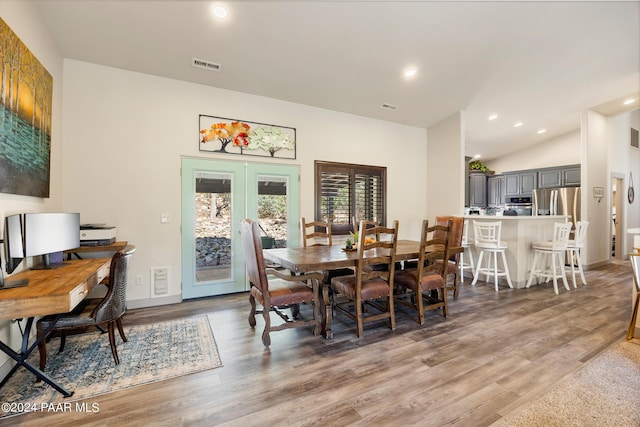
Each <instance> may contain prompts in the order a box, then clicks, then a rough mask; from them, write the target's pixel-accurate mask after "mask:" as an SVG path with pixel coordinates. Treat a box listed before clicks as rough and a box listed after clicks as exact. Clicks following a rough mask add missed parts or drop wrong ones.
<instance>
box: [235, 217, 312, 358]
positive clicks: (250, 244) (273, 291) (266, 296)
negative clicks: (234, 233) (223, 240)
mask: <svg viewBox="0 0 640 427" xmlns="http://www.w3.org/2000/svg"><path fill="white" fill-rule="evenodd" d="M240 234H241V237H242V249H243V250H244V258H245V265H246V269H247V278H248V279H249V283H250V285H251V290H250V292H249V302H250V304H251V310H250V312H249V325H250V326H251V327H252V328H255V326H256V313H261V314H262V316H263V318H264V323H265V325H264V330H263V332H262V343H263V344H264V345H265V346H266V347H269V346H270V345H271V337H270V335H269V334H270V333H271V332H272V331H281V330H283V329H290V328H297V327H302V326H313V327H314V330H313V333H314V335H319V334H320V327H321V324H320V299H319V291H318V289H319V286H320V281H321V280H322V274H321V273H307V274H302V275H299V276H292V275H290V274H285V273H283V272H281V271H278V270H275V269H270V268H266V266H265V261H264V255H263V253H262V241H261V239H260V230H259V228H258V223H257V222H256V221H252V220H250V219H244V220H242V221H241V222H240ZM269 277H271V279H270V278H269ZM307 281H308V282H310V285H309V284H308V283H307ZM256 300H257V301H258V302H259V303H260V304H261V305H262V310H256ZM302 303H311V304H313V319H312V320H305V319H303V318H301V317H300V304H302ZM286 309H290V310H291V317H289V315H287V314H285V312H284V311H283V310H286ZM271 312H274V313H276V314H277V315H278V316H279V317H280V318H281V319H282V320H283V321H284V323H281V324H279V325H276V326H272V325H271Z"/></svg>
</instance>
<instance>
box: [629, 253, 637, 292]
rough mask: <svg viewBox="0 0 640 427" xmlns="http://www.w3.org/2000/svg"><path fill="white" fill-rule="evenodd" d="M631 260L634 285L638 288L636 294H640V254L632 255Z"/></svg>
mask: <svg viewBox="0 0 640 427" xmlns="http://www.w3.org/2000/svg"><path fill="white" fill-rule="evenodd" d="M629 260H630V261H631V270H632V271H633V283H634V284H635V286H636V292H637V293H639V294H640V254H630V255H629Z"/></svg>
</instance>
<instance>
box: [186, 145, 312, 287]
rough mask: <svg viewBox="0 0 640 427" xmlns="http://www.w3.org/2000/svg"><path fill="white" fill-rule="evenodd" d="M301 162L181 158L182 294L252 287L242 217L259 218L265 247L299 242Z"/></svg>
mask: <svg viewBox="0 0 640 427" xmlns="http://www.w3.org/2000/svg"><path fill="white" fill-rule="evenodd" d="M298 177H299V168H298V166H290V165H277V164H264V163H248V162H240V161H227V160H208V159H189V158H184V159H183V160H182V298H183V299H189V298H199V297H204V296H211V295H222V294H228V293H234V292H243V291H246V290H248V284H247V281H246V275H245V266H244V254H243V253H242V242H241V241H240V228H239V225H240V221H241V220H242V219H243V218H251V219H254V220H256V219H257V220H258V223H259V224H260V226H261V230H262V231H261V232H262V236H263V246H264V247H265V248H266V247H270V246H271V247H273V246H275V247H284V246H286V245H288V244H289V243H290V242H295V244H297V242H298V238H299V237H298V218H299V205H298V204H299V202H298V193H299V182H298V179H299V178H298Z"/></svg>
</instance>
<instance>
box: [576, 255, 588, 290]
mask: <svg viewBox="0 0 640 427" xmlns="http://www.w3.org/2000/svg"><path fill="white" fill-rule="evenodd" d="M576 259H577V261H578V271H579V272H580V279H581V280H582V284H583V285H586V284H587V279H585V278H584V270H583V268H582V260H581V259H580V249H576Z"/></svg>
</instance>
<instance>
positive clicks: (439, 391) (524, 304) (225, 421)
mask: <svg viewBox="0 0 640 427" xmlns="http://www.w3.org/2000/svg"><path fill="white" fill-rule="evenodd" d="M586 276H587V280H588V283H589V284H588V285H587V286H579V287H578V289H572V290H571V291H569V292H567V291H564V290H562V291H561V292H560V295H555V294H554V292H553V287H552V285H551V284H550V283H549V284H546V285H539V286H532V287H531V288H530V289H516V290H510V289H508V288H506V287H501V288H500V291H499V292H495V291H494V289H493V285H492V284H486V283H484V282H478V284H477V285H476V286H475V287H471V286H470V280H467V281H466V283H465V284H464V285H463V286H462V288H461V290H460V296H459V298H458V299H457V300H452V301H451V303H450V310H449V316H448V318H447V319H446V320H445V319H443V318H442V316H441V314H440V312H439V311H438V312H433V313H428V314H427V315H426V323H425V325H424V326H422V327H420V326H419V325H418V324H417V322H416V321H415V318H414V314H413V313H412V312H410V311H408V309H406V308H404V307H397V308H396V312H397V329H396V330H395V331H391V330H389V329H388V323H387V322H384V321H382V322H380V323H379V324H378V323H375V324H370V325H368V326H367V327H366V328H365V336H364V337H363V338H362V339H358V338H357V337H356V335H355V325H354V324H352V323H351V321H350V320H348V319H346V318H344V317H342V316H339V315H338V318H337V319H336V320H335V322H334V339H333V340H330V341H327V340H325V339H324V338H321V337H314V336H313V335H312V333H311V329H306V328H299V329H290V330H285V331H280V332H274V333H272V334H271V339H272V344H271V348H270V350H267V349H265V348H264V347H263V345H262V342H261V339H260V334H261V333H262V326H263V321H262V319H261V318H260V317H258V326H257V327H256V329H255V331H254V330H252V329H251V328H250V327H249V325H248V322H247V315H248V312H249V303H248V297H247V295H246V294H237V295H230V296H224V297H214V298H206V299H199V300H191V301H187V302H184V303H181V304H175V305H171V306H162V307H153V308H147V309H139V310H132V311H130V312H129V313H128V314H127V316H126V317H125V319H124V324H125V328H126V326H127V325H131V324H142V323H148V322H155V321H159V320H163V319H171V318H176V317H181V316H197V315H201V314H206V315H208V316H209V318H210V320H211V324H212V328H213V332H214V335H215V338H216V342H217V345H218V348H219V351H220V356H221V358H222V362H223V364H224V366H223V367H221V368H218V369H213V370H210V371H206V372H201V373H197V374H193V375H188V376H184V377H180V378H176V379H172V380H168V381H163V382H157V383H153V384H150V385H146V386H141V387H136V388H133V389H130V390H124V391H121V392H116V393H111V394H108V395H104V396H99V397H97V398H93V399H87V400H86V402H88V403H89V405H91V404H92V403H98V404H99V412H98V413H93V414H85V413H76V412H68V413H59V414H43V413H31V414H27V415H24V416H20V417H13V418H10V419H7V420H2V422H0V424H5V425H47V426H55V425H95V426H140V425H163V426H174V427H175V426H212V425H230V426H231V425H238V426H252V425H268V426H289V425H295V426H313V425H323V426H324V425H331V426H334V425H336V426H344V425H367V426H370V425H376V426H377V425H394V426H395V425H420V426H440V425H457V426H486V425H489V424H491V423H492V422H494V421H496V420H498V419H499V418H500V417H501V416H503V415H505V414H507V413H509V412H510V411H512V410H514V409H516V408H517V407H518V406H520V405H522V404H526V403H527V402H529V401H530V400H531V399H533V398H535V397H537V396H539V395H540V394H541V393H543V392H545V391H546V390H548V389H550V388H551V387H552V386H553V385H554V384H555V383H557V382H558V381H559V380H560V379H561V378H562V377H564V376H565V375H567V374H569V373H571V372H572V371H574V370H575V369H577V368H579V367H580V366H582V365H583V364H584V363H586V362H589V360H591V359H592V358H593V357H595V356H596V355H598V354H599V353H600V352H602V351H603V350H604V349H606V348H607V347H609V346H610V345H612V344H614V343H617V342H620V341H621V340H623V339H624V336H625V332H626V328H627V325H628V321H629V319H630V317H631V292H632V279H631V268H630V265H629V264H628V262H626V263H620V264H611V265H609V266H607V267H603V268H600V269H596V270H590V271H587V272H586ZM302 311H303V314H310V307H303V310H302ZM124 345H126V344H124ZM176 357H179V355H176ZM122 363H126V360H123V361H122Z"/></svg>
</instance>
